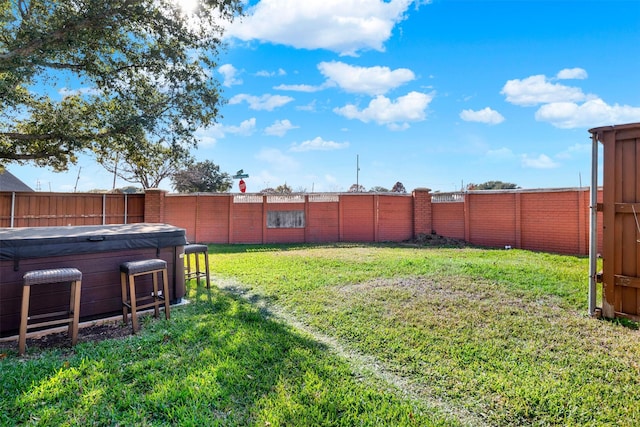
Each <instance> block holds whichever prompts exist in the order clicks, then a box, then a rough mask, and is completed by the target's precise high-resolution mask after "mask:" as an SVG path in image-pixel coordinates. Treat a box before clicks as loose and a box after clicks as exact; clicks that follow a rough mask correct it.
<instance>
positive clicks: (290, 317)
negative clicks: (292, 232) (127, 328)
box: [0, 245, 640, 426]
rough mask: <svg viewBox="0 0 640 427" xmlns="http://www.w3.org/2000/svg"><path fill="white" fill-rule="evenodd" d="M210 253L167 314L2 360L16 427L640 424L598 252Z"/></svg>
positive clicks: (629, 336)
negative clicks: (207, 265)
mask: <svg viewBox="0 0 640 427" xmlns="http://www.w3.org/2000/svg"><path fill="white" fill-rule="evenodd" d="M210 252H211V254H212V256H211V257H210V258H211V263H212V271H213V273H214V274H215V280H214V282H215V284H217V285H218V287H215V286H214V287H212V289H211V291H207V290H206V288H205V287H204V286H203V285H202V284H201V285H200V286H199V287H197V286H195V283H194V282H191V284H190V286H189V289H190V290H189V300H190V301H191V303H190V304H188V305H184V306H179V307H175V308H174V309H173V310H172V318H171V320H170V321H168V322H166V321H164V320H156V319H153V318H151V317H149V318H145V319H144V321H143V328H142V332H141V333H140V334H138V335H137V336H130V337H127V338H124V339H118V340H108V341H102V342H98V343H93V342H81V343H80V344H78V345H77V346H76V347H75V348H74V349H65V350H60V349H58V350H55V349H54V350H46V351H43V350H38V349H33V348H29V347H28V349H27V355H26V357H25V358H20V357H18V356H17V354H16V352H15V350H8V351H6V352H5V353H3V354H2V355H0V359H1V360H0V381H1V382H2V384H3V387H2V389H1V391H0V425H16V424H26V425H225V426H228V425H255V426H280V425H282V426H285V425H286V426H299V425H303V426H309V425H327V426H332V425H344V426H352V425H367V426H378V425H388V426H403V425H416V426H428V425H465V424H466V425H483V424H484V425H491V426H503V425H504V426H507V425H563V426H565V425H580V426H584V425H594V426H596V425H597V426H601V425H629V426H634V425H640V405H638V403H637V402H639V401H640V367H639V363H640V362H639V358H638V355H639V354H640V335H639V332H638V331H637V330H636V329H634V328H633V327H629V326H633V325H629V324H628V323H627V324H625V325H622V324H620V323H617V322H607V321H600V320H594V319H591V318H589V317H588V316H586V304H587V276H588V260H587V259H586V258H583V257H569V256H558V255H549V254H543V253H533V252H527V251H520V250H509V251H505V250H481V249H475V248H464V249H455V248H426V247H425V248H415V247H409V246H400V245H394V246H391V245H335V246H334V245H318V246H309V245H289V246H273V247H265V246H247V245H238V246H211V247H210Z"/></svg>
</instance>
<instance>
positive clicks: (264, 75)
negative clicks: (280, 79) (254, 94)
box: [256, 68, 287, 77]
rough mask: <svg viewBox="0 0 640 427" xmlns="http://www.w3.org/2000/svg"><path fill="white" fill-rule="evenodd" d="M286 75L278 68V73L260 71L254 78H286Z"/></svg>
mask: <svg viewBox="0 0 640 427" xmlns="http://www.w3.org/2000/svg"><path fill="white" fill-rule="evenodd" d="M286 75H287V72H286V71H285V70H283V69H282V68H278V71H267V70H260V71H258V72H257V73H256V76H258V77H274V76H286Z"/></svg>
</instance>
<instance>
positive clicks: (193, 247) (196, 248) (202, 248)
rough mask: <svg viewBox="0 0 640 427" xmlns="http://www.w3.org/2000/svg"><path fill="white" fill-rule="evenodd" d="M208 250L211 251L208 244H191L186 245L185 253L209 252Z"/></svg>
mask: <svg viewBox="0 0 640 427" xmlns="http://www.w3.org/2000/svg"><path fill="white" fill-rule="evenodd" d="M208 251H209V247H208V246H207V245H197V244H190V245H186V246H185V247H184V254H185V255H188V254H196V253H202V252H208Z"/></svg>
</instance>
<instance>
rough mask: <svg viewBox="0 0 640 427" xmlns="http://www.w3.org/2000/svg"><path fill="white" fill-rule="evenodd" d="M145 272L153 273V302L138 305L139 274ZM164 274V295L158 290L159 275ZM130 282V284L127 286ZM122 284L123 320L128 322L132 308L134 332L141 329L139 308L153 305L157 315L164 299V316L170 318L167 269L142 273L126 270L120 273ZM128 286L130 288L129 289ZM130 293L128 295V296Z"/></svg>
mask: <svg viewBox="0 0 640 427" xmlns="http://www.w3.org/2000/svg"><path fill="white" fill-rule="evenodd" d="M143 274H151V276H152V281H153V295H151V297H145V298H151V299H152V302H151V303H149V304H145V305H142V306H138V298H137V296H136V281H135V278H136V277H137V276H141V275H143ZM159 274H162V295H160V293H159V291H158V275H159ZM127 282H128V286H127ZM120 286H121V290H122V321H123V322H124V323H127V321H128V319H127V315H128V309H131V325H132V329H133V333H134V334H135V333H136V332H137V331H138V330H139V329H140V327H139V324H138V309H142V308H148V307H153V314H154V316H155V317H158V316H159V315H160V309H159V306H160V304H161V303H162V300H164V316H165V319H167V320H169V318H170V310H171V308H170V301H169V279H168V274H167V269H166V268H165V269H161V270H153V271H144V272H141V273H135V274H127V273H125V272H121V273H120ZM127 288H128V289H127ZM127 293H128V297H127Z"/></svg>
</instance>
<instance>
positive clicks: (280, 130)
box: [264, 120, 299, 136]
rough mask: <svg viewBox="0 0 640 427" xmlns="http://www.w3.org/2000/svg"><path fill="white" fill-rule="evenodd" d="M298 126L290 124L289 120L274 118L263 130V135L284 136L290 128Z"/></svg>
mask: <svg viewBox="0 0 640 427" xmlns="http://www.w3.org/2000/svg"><path fill="white" fill-rule="evenodd" d="M298 128H299V126H294V125H292V124H291V122H290V121H289V120H276V121H275V122H273V124H272V125H271V126H268V127H267V128H266V129H265V130H264V133H265V135H272V136H284V135H285V134H286V133H287V132H288V131H290V130H291V129H298Z"/></svg>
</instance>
